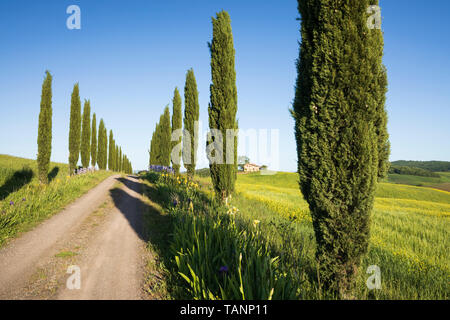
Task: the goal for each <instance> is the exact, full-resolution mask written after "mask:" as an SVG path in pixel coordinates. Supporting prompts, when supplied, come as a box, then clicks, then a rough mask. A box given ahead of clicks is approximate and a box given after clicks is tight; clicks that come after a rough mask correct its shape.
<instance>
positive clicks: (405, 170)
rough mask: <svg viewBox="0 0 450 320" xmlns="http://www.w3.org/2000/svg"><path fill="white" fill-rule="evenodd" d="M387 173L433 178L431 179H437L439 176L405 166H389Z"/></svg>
mask: <svg viewBox="0 0 450 320" xmlns="http://www.w3.org/2000/svg"><path fill="white" fill-rule="evenodd" d="M389 173H394V174H407V175H412V176H421V177H433V178H439V177H440V175H438V174H437V173H435V172H433V171H430V170H426V169H422V168H416V167H407V166H391V167H390V168H389Z"/></svg>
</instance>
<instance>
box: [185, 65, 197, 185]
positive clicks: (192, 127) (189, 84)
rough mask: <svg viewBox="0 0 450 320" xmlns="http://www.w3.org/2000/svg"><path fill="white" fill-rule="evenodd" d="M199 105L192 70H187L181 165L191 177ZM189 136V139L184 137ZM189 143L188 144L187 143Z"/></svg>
mask: <svg viewBox="0 0 450 320" xmlns="http://www.w3.org/2000/svg"><path fill="white" fill-rule="evenodd" d="M199 113H200V105H199V102H198V90H197V81H196V80H195V75H194V70H193V69H190V70H188V72H187V74H186V83H185V86H184V134H185V135H184V136H183V152H182V155H183V164H184V167H185V168H186V170H187V174H188V176H190V177H193V176H194V174H195V166H196V162H197V149H198V141H197V140H198V139H197V137H196V133H197V131H198V119H199ZM186 135H189V138H188V137H186ZM189 142H190V143H189Z"/></svg>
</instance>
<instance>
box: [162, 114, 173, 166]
mask: <svg viewBox="0 0 450 320" xmlns="http://www.w3.org/2000/svg"><path fill="white" fill-rule="evenodd" d="M171 137H172V129H171V126H170V111H169V106H166V107H165V108H164V113H163V115H162V118H161V140H160V150H161V165H163V166H167V167H169V166H170V153H171V151H172V143H171Z"/></svg>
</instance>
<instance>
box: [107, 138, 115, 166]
mask: <svg viewBox="0 0 450 320" xmlns="http://www.w3.org/2000/svg"><path fill="white" fill-rule="evenodd" d="M114 151H115V144H114V136H113V132H112V130H111V129H110V130H109V152H108V169H109V170H111V171H112V170H114V164H115V163H114Z"/></svg>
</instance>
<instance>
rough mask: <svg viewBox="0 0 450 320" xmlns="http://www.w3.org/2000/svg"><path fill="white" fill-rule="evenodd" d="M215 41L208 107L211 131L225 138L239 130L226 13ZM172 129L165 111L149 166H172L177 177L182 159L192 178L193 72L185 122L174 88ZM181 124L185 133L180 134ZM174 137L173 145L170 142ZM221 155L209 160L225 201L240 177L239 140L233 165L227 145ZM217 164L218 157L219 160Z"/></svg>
mask: <svg viewBox="0 0 450 320" xmlns="http://www.w3.org/2000/svg"><path fill="white" fill-rule="evenodd" d="M212 24H213V39H212V42H211V43H209V44H208V45H209V49H210V53H211V75H212V84H211V87H210V100H211V101H210V103H209V107H208V114H209V127H210V128H211V129H217V130H220V132H221V133H222V135H223V137H225V136H226V130H227V129H237V128H238V126H237V121H236V113H237V89H236V71H235V50H234V44H233V34H232V29H231V19H230V16H229V14H228V13H227V12H226V11H221V12H219V13H217V15H216V18H212ZM172 102H173V116H172V127H171V126H170V112H169V108H168V107H166V108H165V110H164V114H163V115H161V118H160V121H159V122H158V123H157V124H156V128H155V131H154V132H153V135H152V139H151V142H150V150H149V153H150V165H163V166H169V165H170V163H171V162H172V166H173V169H174V170H175V172H176V173H179V172H180V160H181V159H180V158H181V157H182V159H183V165H184V167H185V168H186V170H187V175H188V176H189V177H191V178H192V177H193V176H194V174H195V167H196V163H197V150H198V129H199V128H198V120H199V112H200V110H199V109H200V106H199V100H198V89H197V82H196V79H195V75H194V70H193V69H190V70H188V71H187V73H186V81H185V87H184V104H185V109H184V119H183V121H182V119H181V118H182V106H181V96H180V93H179V91H178V88H175V91H174V97H173V100H172ZM182 122H183V124H184V130H183V133H182V134H181V129H182V128H181V127H182ZM171 137H173V140H174V141H171ZM223 147H224V149H223V152H222V157H223V159H222V160H223V161H221V163H214V162H213V161H211V159H210V170H211V178H212V182H213V185H214V188H215V191H216V194H217V195H218V196H219V197H220V199H222V200H223V201H227V199H228V198H229V197H230V196H231V194H232V192H233V191H234V185H235V181H236V174H237V137H236V138H235V140H234V145H233V149H234V150H233V151H234V153H233V154H234V163H231V164H230V163H227V161H226V160H227V159H225V157H226V155H227V149H226V144H224V146H223ZM216 160H217V157H216Z"/></svg>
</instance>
